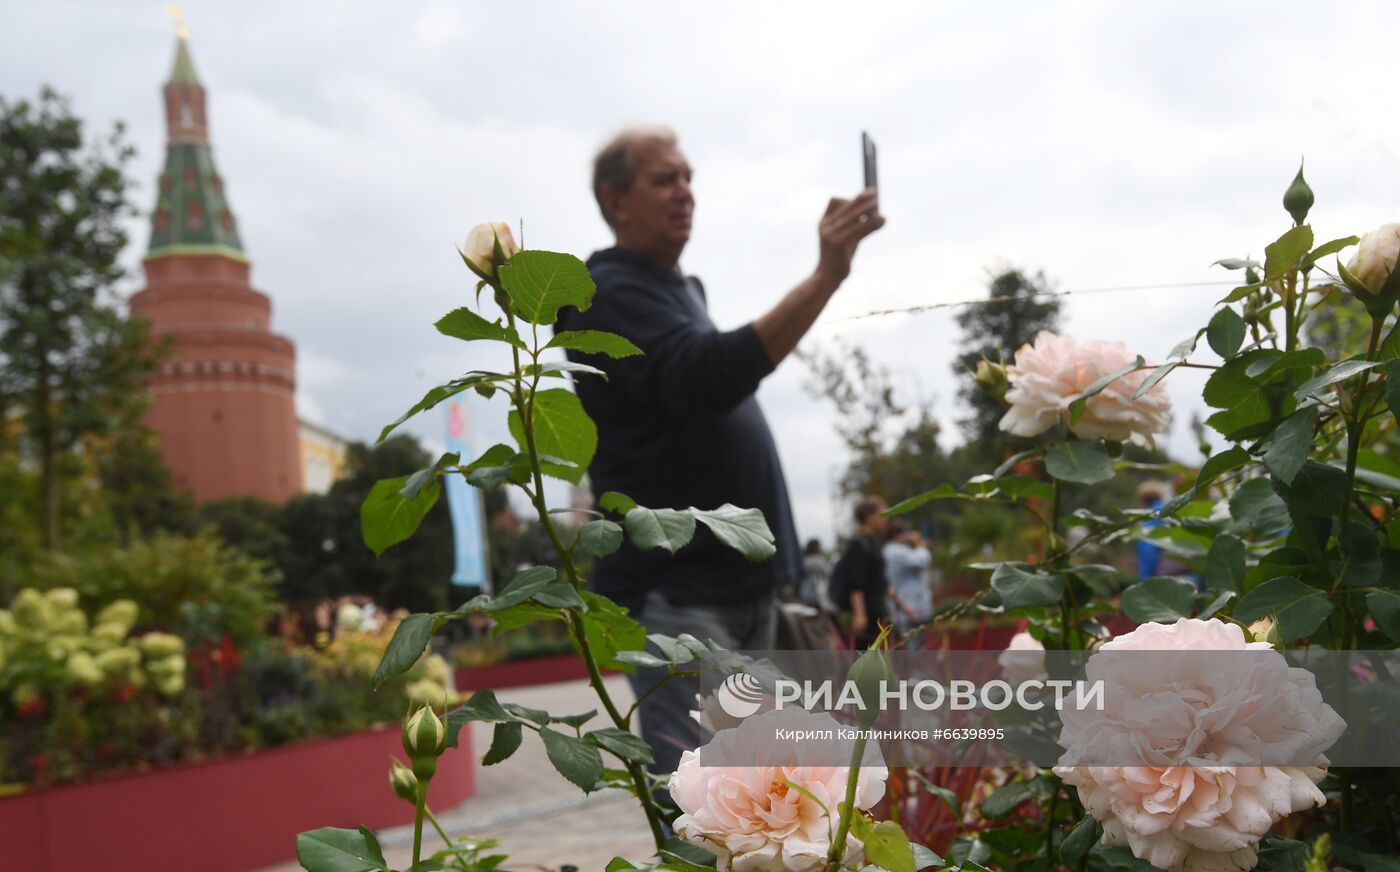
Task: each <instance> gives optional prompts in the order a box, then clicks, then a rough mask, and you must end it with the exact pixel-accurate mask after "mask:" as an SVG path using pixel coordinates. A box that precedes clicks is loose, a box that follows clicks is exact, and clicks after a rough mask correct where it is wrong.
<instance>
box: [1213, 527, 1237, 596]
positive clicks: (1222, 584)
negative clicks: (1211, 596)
mask: <svg viewBox="0 0 1400 872" xmlns="http://www.w3.org/2000/svg"><path fill="white" fill-rule="evenodd" d="M1245 557H1246V554H1245V547H1244V543H1243V542H1241V541H1240V540H1239V539H1236V538H1235V537H1234V536H1231V535H1229V534H1227V533H1222V534H1220V535H1219V536H1216V537H1215V539H1214V540H1213V541H1212V542H1211V543H1210V551H1208V552H1206V565H1205V573H1204V578H1205V583H1206V589H1207V590H1224V591H1236V592H1238V591H1239V589H1240V583H1241V582H1243V581H1244V570H1245Z"/></svg>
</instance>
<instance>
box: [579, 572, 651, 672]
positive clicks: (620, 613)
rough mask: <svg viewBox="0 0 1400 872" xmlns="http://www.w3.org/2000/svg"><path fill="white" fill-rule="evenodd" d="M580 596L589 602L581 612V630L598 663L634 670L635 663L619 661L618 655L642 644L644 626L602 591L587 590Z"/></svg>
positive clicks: (643, 643)
mask: <svg viewBox="0 0 1400 872" xmlns="http://www.w3.org/2000/svg"><path fill="white" fill-rule="evenodd" d="M581 596H582V597H583V601H584V603H585V604H587V606H588V612H587V614H585V615H583V616H582V618H583V631H584V635H585V637H586V638H587V639H588V645H589V647H591V648H592V649H593V652H594V655H595V656H596V657H597V658H598V665H599V666H602V667H603V668H605V669H621V670H622V671H624V672H632V671H634V668H635V667H633V666H631V665H630V664H626V663H622V662H620V661H619V660H618V659H617V655H618V653H619V652H622V651H640V650H642V649H643V648H645V647H646V644H647V631H646V628H645V627H643V626H642V625H641V624H639V623H637V622H636V621H634V620H632V618H631V617H630V616H629V615H628V614H627V610H626V609H624V608H623V607H622V606H619V605H618V604H617V603H615V602H613V601H612V600H610V599H608V598H607V597H605V596H602V595H601V594H596V593H593V592H592V591H587V590H586V591H583V592H582V593H581Z"/></svg>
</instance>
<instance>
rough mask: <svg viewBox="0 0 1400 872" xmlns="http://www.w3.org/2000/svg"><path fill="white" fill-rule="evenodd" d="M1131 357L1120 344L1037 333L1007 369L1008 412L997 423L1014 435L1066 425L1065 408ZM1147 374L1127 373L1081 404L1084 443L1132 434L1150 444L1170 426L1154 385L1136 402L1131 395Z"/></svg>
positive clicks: (1167, 408)
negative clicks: (1090, 440)
mask: <svg viewBox="0 0 1400 872" xmlns="http://www.w3.org/2000/svg"><path fill="white" fill-rule="evenodd" d="M1134 359H1135V358H1134V356H1133V355H1130V354H1129V353H1128V350H1127V348H1126V347H1125V346H1124V345H1123V343H1121V342H1101V341H1094V342H1080V341H1079V340H1077V339H1075V338H1074V337H1072V336H1057V335H1056V334H1054V333H1051V332H1049V331H1048V330H1042V331H1040V333H1038V334H1036V337H1035V344H1033V345H1022V346H1021V348H1020V349H1019V350H1018V351H1017V352H1016V362H1015V363H1013V364H1012V365H1011V366H1009V367H1007V369H1006V374H1007V377H1008V378H1009V380H1010V382H1011V389H1010V390H1008V391H1007V392H1006V402H1007V403H1009V404H1010V406H1011V408H1010V409H1008V410H1007V412H1006V414H1005V415H1003V416H1002V419H1001V429H1003V430H1005V431H1007V432H1008V433H1014V434H1016V435H1017V436H1039V435H1040V434H1041V433H1044V432H1045V431H1046V430H1049V429H1050V428H1051V427H1053V426H1055V423H1056V422H1057V421H1063V422H1064V423H1065V426H1069V423H1070V414H1069V405H1070V403H1071V402H1072V401H1073V400H1074V399H1075V397H1078V396H1079V395H1080V394H1082V393H1084V391H1085V389H1086V388H1088V387H1089V385H1091V384H1093V383H1094V382H1096V381H1098V380H1099V379H1100V378H1102V377H1104V376H1106V375H1109V374H1110V373H1113V372H1115V371H1117V370H1120V369H1122V368H1123V367H1125V366H1127V365H1129V364H1131V363H1132V362H1133V360H1134ZM1150 374H1151V372H1150V371H1149V370H1141V371H1139V372H1134V373H1130V374H1128V375H1125V376H1123V377H1122V378H1120V379H1117V380H1116V381H1114V382H1112V383H1111V384H1109V385H1108V387H1106V388H1104V389H1103V390H1102V391H1100V392H1099V393H1097V394H1095V395H1094V396H1092V397H1090V398H1089V399H1088V400H1087V401H1086V402H1085V404H1084V415H1083V416H1082V417H1081V418H1080V419H1079V423H1078V424H1076V425H1075V426H1074V427H1073V428H1071V429H1072V430H1073V431H1074V434H1075V435H1076V436H1079V437H1080V438H1083V439H1100V438H1102V439H1114V440H1117V441H1120V442H1121V441H1125V440H1127V439H1128V438H1130V437H1132V436H1134V435H1136V436H1138V437H1139V438H1140V439H1142V440H1143V441H1145V442H1148V443H1151V442H1152V440H1153V436H1154V435H1155V434H1157V433H1165V432H1166V431H1167V425H1168V424H1169V423H1170V419H1169V415H1170V412H1171V401H1170V400H1168V399H1167V393H1166V389H1165V388H1163V387H1162V385H1161V384H1160V383H1159V384H1156V385H1153V386H1152V389H1151V390H1149V391H1148V392H1147V393H1145V394H1143V395H1142V396H1141V397H1138V398H1137V399H1134V398H1133V394H1134V393H1136V392H1137V389H1138V388H1139V387H1141V385H1142V383H1143V381H1144V380H1146V379H1147V377H1148V376H1149V375H1150Z"/></svg>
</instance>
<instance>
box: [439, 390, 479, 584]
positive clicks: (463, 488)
mask: <svg viewBox="0 0 1400 872" xmlns="http://www.w3.org/2000/svg"><path fill="white" fill-rule="evenodd" d="M447 450H448V451H455V452H457V453H458V454H459V455H460V456H461V462H462V463H464V464H465V463H470V462H471V461H472V460H473V459H474V458H475V457H476V455H475V454H473V453H472V449H471V444H470V443H469V442H468V441H467V407H466V404H464V403H462V402H458V401H454V402H451V403H449V404H448V406H447ZM443 478H444V479H445V480H446V488H447V507H448V509H450V510H451V512H452V541H453V550H454V551H455V552H456V566H455V568H454V569H453V571H452V583H453V584H456V585H462V586H464V587H476V588H480V589H481V590H482V591H483V592H485V593H490V592H491V571H490V569H491V559H490V556H489V554H488V553H487V550H486V519H485V517H484V515H485V512H484V511H483V510H482V503H481V492H480V491H478V490H477V489H476V488H474V487H472V486H471V485H469V484H467V481H466V479H464V478H462V476H460V475H448V476H444V477H443Z"/></svg>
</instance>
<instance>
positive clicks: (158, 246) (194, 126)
mask: <svg viewBox="0 0 1400 872" xmlns="http://www.w3.org/2000/svg"><path fill="white" fill-rule="evenodd" d="M165 127H166V133H167V142H166V147H165V168H164V169H163V170H162V171H161V174H160V179H159V183H158V186H157V189H158V193H157V196H156V208H155V211H154V212H153V213H152V214H151V241H150V244H149V245H148V246H147V250H146V258H147V259H150V258H154V257H163V256H165V255H171V254H220V255H224V256H225V257H232V258H236V259H238V260H247V256H246V255H245V254H244V253H243V243H242V241H240V239H239V237H238V225H237V222H236V221H235V219H234V217H233V211H232V209H230V208H229V204H228V200H227V199H226V197H225V193H224V180H223V178H222V177H221V176H220V175H219V172H218V170H216V169H215V168H214V155H213V151H212V150H211V148H210V146H209V126H208V120H207V116H206V114H205V92H204V86H203V85H202V84H200V81H199V75H198V74H197V73H196V72H195V69H194V58H193V57H192V56H191V54H190V47H189V40H188V39H187V38H186V36H185V35H184V33H181V34H180V36H179V38H178V39H177V41H176V46H175V64H174V66H173V67H172V68H171V71H170V81H168V82H166V84H165Z"/></svg>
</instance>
